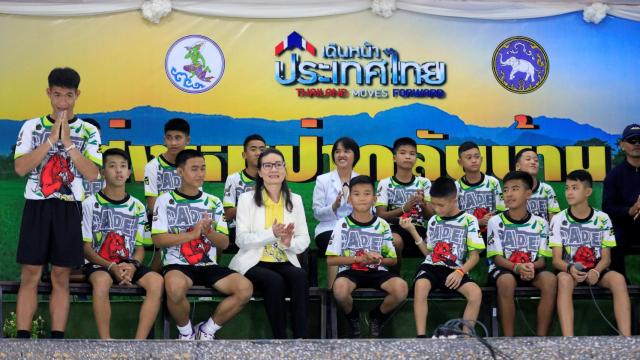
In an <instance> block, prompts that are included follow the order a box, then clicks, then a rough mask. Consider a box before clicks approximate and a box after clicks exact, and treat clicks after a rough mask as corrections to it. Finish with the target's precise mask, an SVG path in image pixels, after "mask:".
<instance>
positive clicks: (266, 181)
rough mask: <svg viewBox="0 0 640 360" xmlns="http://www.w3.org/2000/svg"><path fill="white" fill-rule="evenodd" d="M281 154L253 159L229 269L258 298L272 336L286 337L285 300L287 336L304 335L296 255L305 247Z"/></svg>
mask: <svg viewBox="0 0 640 360" xmlns="http://www.w3.org/2000/svg"><path fill="white" fill-rule="evenodd" d="M286 175H287V170H286V168H285V163H284V156H283V155H282V153H281V152H280V151H278V150H276V149H267V150H265V151H264V152H263V153H262V154H261V155H260V157H259V158H258V177H257V178H256V184H255V189H254V191H250V192H247V193H244V194H242V195H240V198H239V199H238V206H237V212H236V244H237V245H238V248H239V249H240V250H239V251H238V253H237V254H236V255H235V256H234V257H233V259H231V263H230V264H229V267H230V268H231V269H233V270H235V271H237V272H239V273H241V274H243V275H244V276H246V277H247V278H248V279H249V280H251V282H252V283H253V288H254V289H257V290H258V291H260V292H261V293H262V294H263V296H264V304H265V308H266V311H267V317H268V318H269V322H270V323H271V329H272V330H273V337H274V338H276V339H283V338H286V313H285V309H286V307H285V297H290V298H291V310H292V313H293V314H292V315H293V326H292V328H293V337H294V338H306V337H307V317H308V314H307V312H308V303H309V282H308V279H307V273H306V271H304V270H303V269H301V268H300V263H299V262H298V258H297V256H296V255H297V254H300V253H302V252H303V251H305V250H306V249H307V247H308V246H309V231H308V230H307V221H306V219H305V215H304V207H303V205H302V198H301V197H300V195H298V194H294V193H292V192H291V191H290V190H289V187H288V186H287V181H286V179H285V178H286Z"/></svg>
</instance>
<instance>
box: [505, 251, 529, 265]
mask: <svg viewBox="0 0 640 360" xmlns="http://www.w3.org/2000/svg"><path fill="white" fill-rule="evenodd" d="M509 261H511V262H512V263H514V264H524V263H530V262H531V257H530V256H529V253H528V252H525V251H521V250H516V251H514V252H512V253H511V256H510V257H509Z"/></svg>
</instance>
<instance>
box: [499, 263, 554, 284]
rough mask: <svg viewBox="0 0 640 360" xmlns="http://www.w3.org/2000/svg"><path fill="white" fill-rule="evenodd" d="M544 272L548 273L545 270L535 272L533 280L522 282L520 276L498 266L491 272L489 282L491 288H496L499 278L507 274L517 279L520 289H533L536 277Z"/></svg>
mask: <svg viewBox="0 0 640 360" xmlns="http://www.w3.org/2000/svg"><path fill="white" fill-rule="evenodd" d="M543 271H547V270H544V269H537V270H535V275H534V277H533V279H532V280H528V281H527V280H522V279H521V278H520V275H518V274H516V273H514V272H513V271H511V270H507V269H505V268H503V267H500V266H496V267H495V268H494V269H493V270H491V271H490V272H489V277H488V278H487V281H488V283H489V285H490V286H496V284H497V283H498V278H499V277H500V276H502V275H506V274H511V275H513V277H514V278H515V279H516V284H517V285H516V286H519V287H524V286H529V287H531V286H533V284H532V283H533V280H535V279H536V276H538V274H540V273H541V272H543Z"/></svg>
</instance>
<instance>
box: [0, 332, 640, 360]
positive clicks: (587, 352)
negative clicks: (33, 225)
mask: <svg viewBox="0 0 640 360" xmlns="http://www.w3.org/2000/svg"><path fill="white" fill-rule="evenodd" d="M487 342H488V343H489V344H491V346H493V348H494V349H495V350H496V357H497V358H498V359H501V358H511V359H527V360H534V359H544V360H550V359H616V360H620V359H640V337H630V338H622V337H605V336H598V337H575V338H562V337H546V338H535V337H521V338H515V339H508V338H488V339H487ZM502 355H506V357H505V356H502ZM427 358H428V359H490V358H491V354H490V352H489V350H488V348H487V347H486V346H485V345H483V344H482V343H481V342H480V341H479V340H477V339H471V338H467V339H379V340H374V339H362V340H348V339H339V340H219V341H212V342H202V341H187V342H183V341H177V340H146V341H132V340H112V341H100V340H15V339H2V340H0V359H10V360H14V359H83V360H84V359H96V360H108V359H158V360H159V359H172V360H178V359H185V360H186V359H197V360H201V359H269V360H280V359H292V360H294V359H295V360H302V359H332V360H342V359H354V360H355V359H358V360H362V359H427Z"/></svg>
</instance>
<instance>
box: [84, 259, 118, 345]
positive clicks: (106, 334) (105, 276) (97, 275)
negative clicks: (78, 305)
mask: <svg viewBox="0 0 640 360" xmlns="http://www.w3.org/2000/svg"><path fill="white" fill-rule="evenodd" d="M89 283H91V288H92V297H93V299H92V300H91V302H92V305H93V316H94V318H95V319H96V327H97V328H98V335H99V336H100V339H109V338H111V331H110V323H111V304H110V303H109V289H110V288H111V285H112V284H113V279H112V278H111V275H110V274H109V273H108V272H107V271H102V270H98V271H94V272H92V273H91V274H90V275H89Z"/></svg>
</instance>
